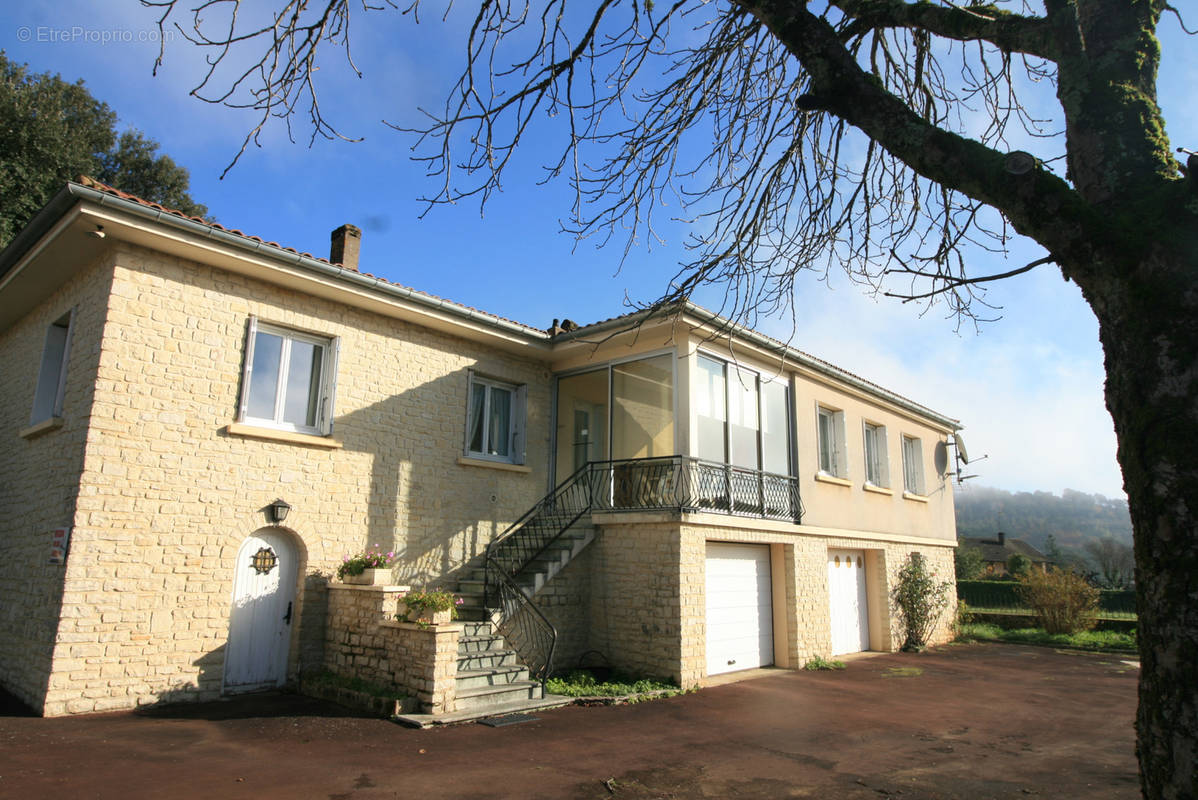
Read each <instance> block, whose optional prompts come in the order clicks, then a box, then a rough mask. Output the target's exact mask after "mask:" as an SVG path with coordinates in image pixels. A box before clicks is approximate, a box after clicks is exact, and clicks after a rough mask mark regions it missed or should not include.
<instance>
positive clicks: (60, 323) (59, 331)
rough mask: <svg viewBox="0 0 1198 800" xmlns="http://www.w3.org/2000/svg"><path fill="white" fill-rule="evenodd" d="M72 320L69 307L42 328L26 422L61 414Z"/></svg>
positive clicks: (34, 422)
mask: <svg viewBox="0 0 1198 800" xmlns="http://www.w3.org/2000/svg"><path fill="white" fill-rule="evenodd" d="M74 319H75V311H74V309H72V310H71V311H68V312H67V313H66V314H63V315H62V316H61V317H60V318H58V319H56V320H54V322H52V323H50V327H49V328H47V329H46V343H45V345H43V347H42V363H41V367H40V368H39V369H38V372H37V386H36V387H35V389H34V392H33V412H32V413H31V414H30V415H29V424H31V425H36V424H37V423H39V422H43V421H45V420H48V419H51V418H53V417H61V416H62V399H63V393H64V391H65V389H66V383H67V359H68V357H69V356H70V349H71V323H72V322H73V321H74Z"/></svg>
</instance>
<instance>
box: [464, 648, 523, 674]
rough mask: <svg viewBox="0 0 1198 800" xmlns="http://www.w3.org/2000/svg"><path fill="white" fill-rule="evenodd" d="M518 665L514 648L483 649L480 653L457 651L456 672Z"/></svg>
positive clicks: (518, 661) (518, 660)
mask: <svg viewBox="0 0 1198 800" xmlns="http://www.w3.org/2000/svg"><path fill="white" fill-rule="evenodd" d="M513 665H515V666H520V659H519V657H518V656H517V655H516V651H515V650H485V651H483V652H480V653H459V654H458V674H459V675H460V674H462V672H469V671H470V670H477V669H493V668H495V667H508V666H513Z"/></svg>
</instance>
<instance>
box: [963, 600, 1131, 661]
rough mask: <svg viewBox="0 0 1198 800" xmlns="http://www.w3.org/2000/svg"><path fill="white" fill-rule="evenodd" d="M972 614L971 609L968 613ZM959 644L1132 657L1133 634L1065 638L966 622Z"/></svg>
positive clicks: (1039, 631)
mask: <svg viewBox="0 0 1198 800" xmlns="http://www.w3.org/2000/svg"><path fill="white" fill-rule="evenodd" d="M971 610H972V609H971ZM957 641H959V642H1008V643H1011V644H1035V645H1044V646H1048V647H1072V648H1074V649H1077V650H1093V651H1095V652H1099V653H1134V652H1136V636H1135V634H1134V633H1119V632H1117V631H1082V632H1081V633H1074V634H1064V633H1055V634H1054V633H1048V632H1046V631H1045V630H1044V629H1043V628H1018V629H1016V630H1003V629H1002V628H1000V627H998V626H997V625H989V624H986V623H982V622H969V623H966V624H964V625H962V626H961V630H960V633H958V634H957Z"/></svg>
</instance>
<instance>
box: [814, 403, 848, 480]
mask: <svg viewBox="0 0 1198 800" xmlns="http://www.w3.org/2000/svg"><path fill="white" fill-rule="evenodd" d="M818 420H819V471H820V472H822V473H824V474H825V475H832V476H834V477H837V478H843V477H845V474H846V473H847V472H848V470H847V462H846V460H845V451H844V412H843V411H838V410H836V409H834V408H828V407H826V406H819V412H818Z"/></svg>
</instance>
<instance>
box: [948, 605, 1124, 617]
mask: <svg viewBox="0 0 1198 800" xmlns="http://www.w3.org/2000/svg"><path fill="white" fill-rule="evenodd" d="M969 612H970V613H971V614H974V613H976V614H1009V615H1012V616H1020V617H1031V616H1035V613H1036V612H1034V611H1032V610H1031V609H1030V608H998V607H994V608H988V607H985V606H970V607H969ZM1135 618H1136V614H1135V612H1129V611H1105V610H1103V611H1099V612H1098V614H1097V616H1096V617H1095V619H1114V620H1128V619H1135Z"/></svg>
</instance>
